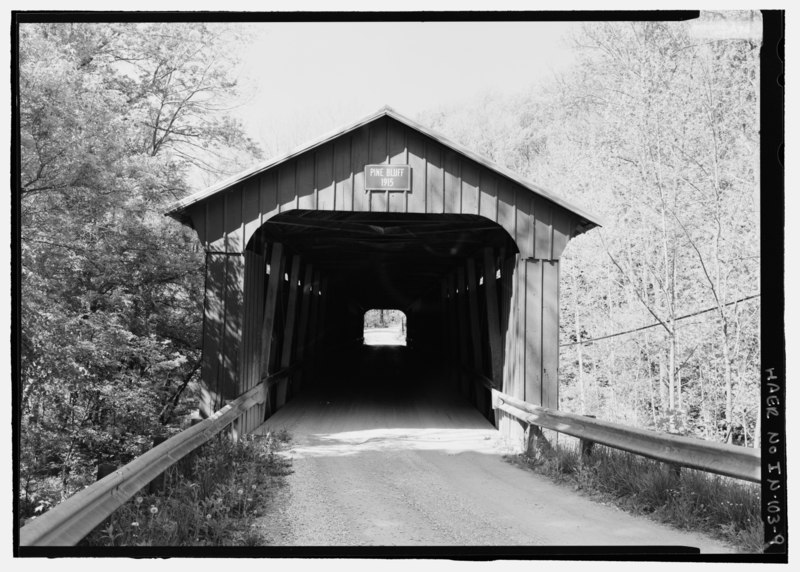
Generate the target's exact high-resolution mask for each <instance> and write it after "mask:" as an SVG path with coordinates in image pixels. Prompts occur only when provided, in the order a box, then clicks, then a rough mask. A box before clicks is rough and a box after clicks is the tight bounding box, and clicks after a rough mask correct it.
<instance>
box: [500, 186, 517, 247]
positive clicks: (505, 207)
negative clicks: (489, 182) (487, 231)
mask: <svg viewBox="0 0 800 572" xmlns="http://www.w3.org/2000/svg"><path fill="white" fill-rule="evenodd" d="M515 195H516V191H515V188H514V187H512V186H511V183H509V182H508V181H507V180H506V179H500V183H499V185H498V188H497V224H499V225H500V226H502V227H503V228H504V229H506V232H507V233H508V234H509V235H510V236H511V238H513V239H514V240H516V238H517V228H516V227H517V213H516V210H515V209H516V207H515V203H516V198H515Z"/></svg>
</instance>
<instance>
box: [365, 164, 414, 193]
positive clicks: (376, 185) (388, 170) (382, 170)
mask: <svg viewBox="0 0 800 572" xmlns="http://www.w3.org/2000/svg"><path fill="white" fill-rule="evenodd" d="M364 174H365V179H366V184H365V187H366V190H367V191H410V190H411V167H409V166H408V165H366V166H365V167H364Z"/></svg>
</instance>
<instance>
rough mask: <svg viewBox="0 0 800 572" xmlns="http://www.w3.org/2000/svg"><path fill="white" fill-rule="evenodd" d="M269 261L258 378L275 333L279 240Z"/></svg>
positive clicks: (267, 360)
mask: <svg viewBox="0 0 800 572" xmlns="http://www.w3.org/2000/svg"><path fill="white" fill-rule="evenodd" d="M271 250H272V252H271V253H270V258H269V260H270V263H269V268H270V272H269V279H268V280H267V288H266V292H265V299H264V313H263V316H262V319H261V352H260V363H259V369H258V371H259V375H258V378H259V379H262V378H263V377H264V376H265V375H267V374H268V373H269V365H270V361H271V357H272V349H273V347H274V344H273V336H274V333H275V318H276V316H275V314H276V310H277V306H278V289H279V288H280V280H281V278H282V276H281V259H282V258H283V245H282V244H281V243H280V242H275V243H273V244H272V249H271ZM264 410H265V414H266V415H270V414H271V413H272V402H271V400H269V397H268V398H267V402H266V403H265V404H264Z"/></svg>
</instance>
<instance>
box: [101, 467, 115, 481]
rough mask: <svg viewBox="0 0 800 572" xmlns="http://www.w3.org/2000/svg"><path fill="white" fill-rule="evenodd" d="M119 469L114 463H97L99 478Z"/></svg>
mask: <svg viewBox="0 0 800 572" xmlns="http://www.w3.org/2000/svg"><path fill="white" fill-rule="evenodd" d="M116 470H117V466H116V465H114V464H113V463H100V464H99V465H97V480H98V481H99V480H100V479H102V478H104V477H107V476H108V475H110V474H111V473H113V472H114V471H116Z"/></svg>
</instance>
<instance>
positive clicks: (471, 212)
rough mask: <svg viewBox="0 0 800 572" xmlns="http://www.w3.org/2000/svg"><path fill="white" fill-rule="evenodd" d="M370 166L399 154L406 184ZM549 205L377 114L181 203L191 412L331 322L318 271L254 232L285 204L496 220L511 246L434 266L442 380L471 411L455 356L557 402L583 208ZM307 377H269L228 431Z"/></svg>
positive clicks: (527, 396) (516, 388)
mask: <svg viewBox="0 0 800 572" xmlns="http://www.w3.org/2000/svg"><path fill="white" fill-rule="evenodd" d="M371 163H377V164H392V165H406V164H407V165H409V166H410V167H411V178H410V180H411V190H410V191H380V192H379V191H366V190H365V177H364V167H365V165H367V164H371ZM563 204H565V203H563V202H562V203H559V204H557V203H556V202H554V201H553V200H551V199H550V198H548V197H546V196H544V195H540V194H537V193H536V192H534V191H533V190H531V188H528V187H525V186H523V185H522V184H521V183H520V182H518V181H517V180H514V178H513V177H509V176H508V175H506V174H503V172H502V171H498V170H496V169H495V170H493V169H490V168H487V166H486V165H484V164H481V163H480V162H479V161H477V160H475V158H474V156H473V157H472V158H471V157H470V156H467V155H465V154H463V153H461V152H459V151H458V150H456V149H454V148H452V147H449V146H447V145H445V144H443V143H442V142H441V141H439V140H437V139H436V138H434V137H432V136H430V135H429V134H426V133H423V132H421V131H419V130H417V129H415V128H414V127H412V126H410V125H407V124H405V123H403V122H401V121H398V120H397V119H395V118H393V117H390V116H385V117H380V118H378V119H376V120H374V121H372V122H370V123H367V124H364V125H360V126H357V127H354V128H353V129H352V130H350V131H347V132H344V133H342V134H340V135H339V136H337V137H336V138H335V139H331V140H327V141H324V142H323V143H321V144H320V145H318V146H316V147H311V148H309V149H307V150H305V151H303V152H301V153H299V154H297V155H294V156H290V157H289V158H288V159H286V160H285V161H283V162H280V163H277V164H276V165H275V166H274V167H271V168H269V169H267V170H264V171H261V172H256V173H254V174H253V175H252V176H250V177H249V178H244V179H242V180H239V181H237V182H236V183H235V184H232V185H231V186H230V187H229V188H224V189H222V190H220V191H219V192H217V193H215V194H212V195H209V196H208V197H207V198H204V199H203V200H202V201H200V202H197V203H193V204H190V205H188V206H187V207H186V208H185V213H186V215H187V216H188V217H189V219H190V220H191V223H192V226H193V227H194V229H195V230H196V232H197V234H198V237H199V239H200V242H201V243H202V245H203V247H204V248H205V250H206V252H207V256H206V285H205V302H204V326H203V327H204V336H203V363H202V379H203V382H204V387H203V391H202V405H201V408H202V411H203V414H204V415H210V414H211V413H213V412H214V411H215V410H217V409H219V408H220V407H221V406H222V405H224V402H225V400H228V399H232V398H235V397H236V396H238V395H240V394H241V393H243V392H245V391H247V390H249V389H251V388H252V387H253V386H254V385H255V384H258V383H259V382H260V381H261V379H262V377H263V376H264V375H265V374H267V373H268V372H269V371H272V370H273V369H274V368H276V367H277V368H284V367H288V366H290V365H292V364H294V363H296V362H298V361H301V360H303V359H304V358H309V361H313V359H314V353H315V352H314V347H315V345H316V344H317V343H318V342H319V341H321V339H324V338H325V337H330V336H333V335H334V334H335V333H336V332H335V331H334V329H333V328H331V327H329V326H330V325H329V324H327V322H326V317H336V316H338V315H339V313H338V312H340V308H337V307H336V306H335V304H336V303H337V302H338V299H336V300H331V306H330V308H328V310H329V312H330V314H329V316H326V307H327V305H328V297H329V294H330V293H329V292H328V286H327V283H326V277H325V276H324V275H323V274H321V273H320V270H319V269H318V268H313V267H312V266H311V264H309V263H307V262H308V261H307V260H305V261H301V260H300V259H299V256H297V255H296V254H295V253H293V252H291V250H290V249H291V248H292V245H291V243H290V242H288V241H287V244H286V248H284V247H283V246H282V245H280V244H277V243H275V244H270V245H267V244H266V243H264V240H266V239H264V238H263V237H262V236H263V235H262V233H258V229H259V228H261V227H262V226H263V225H264V224H265V223H267V222H269V220H270V219H271V218H272V217H274V216H276V215H278V214H280V213H285V212H288V211H293V210H296V209H300V210H319V211H328V212H330V211H337V212H341V213H348V212H382V213H386V212H391V213H399V214H402V213H407V214H429V215H430V214H441V215H446V216H452V215H468V216H470V217H474V216H476V215H477V216H480V217H483V218H485V219H487V220H488V221H492V222H494V223H496V224H498V225H499V226H500V227H502V228H503V229H504V230H505V231H506V232H507V233H508V234H509V236H510V237H511V238H512V239H513V240H514V242H515V244H516V246H517V248H518V252H508V251H505V252H504V251H501V250H497V249H491V248H490V249H486V250H483V249H481V248H479V249H478V250H476V251H474V252H473V253H472V254H470V255H469V256H470V257H469V258H461V259H460V260H459V261H458V262H457V265H456V266H454V267H452V268H453V269H452V271H451V272H450V273H448V274H446V275H444V276H443V277H442V283H441V290H440V297H441V301H440V304H439V305H440V307H441V312H440V313H441V319H442V322H443V323H442V324H441V328H442V335H443V338H444V339H443V346H442V349H443V351H444V353H445V354H446V355H447V358H448V361H449V362H450V363H452V365H453V366H454V367H453V368H452V369H451V370H449V371H451V372H453V373H452V376H453V385H454V386H456V387H458V388H460V390H461V391H462V392H463V393H464V395H465V396H466V397H468V398H469V399H471V400H473V401H475V402H476V404H477V405H478V406H479V407H481V408H482V409H483V406H485V405H486V403H485V399H486V395H487V394H486V392H485V391H484V390H483V389H482V386H476V385H475V383H474V380H473V379H471V378H469V376H465V375H464V374H463V372H462V369H463V367H468V368H470V369H473V370H477V371H478V372H480V373H484V374H486V375H487V376H488V377H491V378H492V379H493V381H494V382H495V383H496V384H498V385H499V386H500V387H501V388H502V390H503V391H504V392H505V393H507V394H509V395H512V396H514V397H516V398H519V399H524V400H525V401H528V402H529V403H532V404H537V405H543V406H545V407H548V408H557V407H558V296H559V287H558V280H559V262H558V261H559V259H560V257H561V256H562V254H563V252H564V249H565V248H566V246H567V244H568V242H569V240H570V238H572V237H573V236H575V235H576V234H579V233H580V232H584V230H583V229H585V226H584V227H581V225H585V221H584V219H583V218H582V217H581V216H580V215H578V214H576V213H574V212H572V211H570V210H569V209H567V208H565V207H564V206H563ZM256 240H260V241H261V242H262V244H255V242H256ZM267 260H270V265H271V267H272V269H273V272H271V273H270V275H269V277H267V273H266V261H267ZM498 268H499V270H500V278H499V280H497V279H496V278H495V276H496V272H497V270H498ZM284 272H288V273H290V281H289V283H288V284H283V282H284ZM481 276H483V280H484V284H483V285H480V283H479V280H480V277H481ZM298 282H299V286H298ZM332 284H333V282H332ZM334 288H338V287H336V286H334ZM320 290H322V291H323V296H320V295H319V291H320ZM437 295H439V294H438V293H437ZM434 303H435V301H434ZM418 326H419V325H418V324H412V325H410V328H411V329H412V330H413V328H416V327H418ZM426 327H427V326H426ZM487 360H488V361H487ZM309 374H310V370H309V369H307V368H303V369H301V370H298V371H297V372H296V373H294V374H293V377H292V378H291V381H290V382H288V381H286V380H285V381H283V382H281V383H279V384H277V386H276V389H275V390H274V392H276V393H275V395H274V397H277V399H273V400H268V401H267V403H265V404H262V405H260V406H258V408H253V410H252V411H251V412H248V414H246V415H245V416H244V417H243V418H242V420H241V422H240V427H239V429H240V431H242V432H248V431H251V430H252V429H254V428H255V427H256V426H258V425H259V424H260V423H261V422H262V421H263V419H264V417H265V415H269V414H270V412H271V408H273V407H279V406H281V405H282V404H283V403H284V401H285V400H286V399H290V398H291V395H292V394H293V393H296V391H299V390H300V388H301V386H302V382H303V378H304V377H306V376H308V375H309ZM504 415H505V414H503V413H498V418H499V422H500V424H501V425H503V427H505V429H504V431H505V432H507V433H508V434H509V435H512V434H517V433H518V431H519V426H518V423H517V422H515V421H514V422H512V421H509V419H510V418H508V419H507V418H506V417H504Z"/></svg>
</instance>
